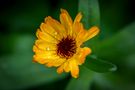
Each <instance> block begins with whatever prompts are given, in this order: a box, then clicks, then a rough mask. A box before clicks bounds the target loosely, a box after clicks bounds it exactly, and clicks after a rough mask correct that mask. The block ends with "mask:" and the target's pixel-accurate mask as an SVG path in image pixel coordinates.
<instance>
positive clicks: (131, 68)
mask: <svg viewBox="0 0 135 90" xmlns="http://www.w3.org/2000/svg"><path fill="white" fill-rule="evenodd" d="M84 1H85V0H84ZM78 3H79V1H78V0H0V40H1V41H0V90H135V10H134V8H135V2H134V1H133V0H108V1H107V0H98V4H99V6H98V7H99V10H100V12H99V13H100V29H101V32H100V34H99V37H98V38H99V41H98V42H97V44H95V45H94V46H93V44H92V45H91V47H92V49H93V53H94V54H95V55H97V56H98V57H99V58H101V59H104V60H107V61H110V62H113V63H114V64H116V65H117V67H118V70H117V71H115V72H110V73H96V72H93V71H90V70H88V69H87V68H85V67H83V66H81V67H80V69H81V70H80V77H79V78H78V79H73V78H71V77H70V75H69V74H65V73H63V74H61V75H58V74H57V73H56V69H55V68H46V67H45V66H43V65H39V64H36V63H33V62H32V56H33V52H32V46H33V44H34V41H35V39H36V36H35V33H36V30H37V28H39V25H40V23H41V22H43V20H44V18H45V17H46V16H52V17H53V18H56V19H57V20H59V14H60V8H64V9H67V10H68V12H69V13H70V15H71V16H72V17H73V18H75V16H76V14H77V12H78V5H79V4H78ZM95 7H96V6H95ZM89 18H90V17H89ZM92 41H93V40H92ZM92 41H91V42H92Z"/></svg>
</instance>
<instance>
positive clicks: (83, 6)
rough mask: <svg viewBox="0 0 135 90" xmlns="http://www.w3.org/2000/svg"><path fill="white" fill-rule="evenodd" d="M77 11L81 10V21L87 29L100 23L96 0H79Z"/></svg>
mask: <svg viewBox="0 0 135 90" xmlns="http://www.w3.org/2000/svg"><path fill="white" fill-rule="evenodd" d="M78 11H79V12H82V14H83V19H82V21H83V23H84V25H85V27H86V28H87V29H88V28H89V27H91V26H95V25H96V26H99V25H100V13H99V5H98V0H79V10H78Z"/></svg>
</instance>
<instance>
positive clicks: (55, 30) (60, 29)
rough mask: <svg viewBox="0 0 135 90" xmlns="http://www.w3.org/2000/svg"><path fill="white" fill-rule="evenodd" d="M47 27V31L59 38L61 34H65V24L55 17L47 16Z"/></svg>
mask: <svg viewBox="0 0 135 90" xmlns="http://www.w3.org/2000/svg"><path fill="white" fill-rule="evenodd" d="M45 23H46V25H45V28H46V29H47V30H48V31H47V32H48V33H49V34H51V35H53V36H56V38H58V39H59V36H61V37H62V36H63V35H65V34H66V33H65V32H66V31H65V28H64V26H63V25H61V24H60V23H59V22H58V21H57V20H55V19H53V18H52V17H50V16H48V17H46V18H45ZM56 34H57V35H56Z"/></svg>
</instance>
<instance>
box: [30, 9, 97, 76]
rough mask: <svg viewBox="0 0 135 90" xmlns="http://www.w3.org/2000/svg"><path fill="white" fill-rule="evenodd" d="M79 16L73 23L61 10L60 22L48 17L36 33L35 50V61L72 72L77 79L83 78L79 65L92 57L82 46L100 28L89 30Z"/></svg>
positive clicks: (58, 69)
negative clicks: (89, 56)
mask: <svg viewBox="0 0 135 90" xmlns="http://www.w3.org/2000/svg"><path fill="white" fill-rule="evenodd" d="M81 18H82V14H81V13H78V14H77V16H76V18H75V20H74V21H72V19H71V17H70V15H69V14H68V12H67V11H66V10H64V9H61V14H60V22H58V21H57V20H55V19H53V18H52V17H50V16H48V17H46V18H45V21H44V23H41V25H40V28H39V29H38V30H37V32H36V36H37V38H38V39H37V40H36V42H35V45H34V46H33V51H34V52H35V55H34V56H33V60H34V61H35V62H38V63H40V64H44V65H46V66H48V67H58V68H57V72H58V73H62V72H63V71H65V72H71V75H72V76H73V77H74V78H77V77H78V75H79V65H81V64H82V63H84V61H85V57H86V56H87V55H88V54H90V53H91V49H90V48H88V47H83V48H82V47H81V45H82V44H83V43H84V42H85V41H87V40H89V39H90V38H92V37H94V36H95V35H97V34H98V32H99V29H98V27H96V26H94V27H92V28H90V29H89V30H85V29H84V27H83V24H82V23H81V22H80V21H81Z"/></svg>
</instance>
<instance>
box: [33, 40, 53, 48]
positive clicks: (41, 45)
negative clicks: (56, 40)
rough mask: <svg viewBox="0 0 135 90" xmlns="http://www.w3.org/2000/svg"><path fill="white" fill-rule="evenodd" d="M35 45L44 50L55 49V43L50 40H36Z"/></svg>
mask: <svg viewBox="0 0 135 90" xmlns="http://www.w3.org/2000/svg"><path fill="white" fill-rule="evenodd" d="M35 45H36V46H37V47H38V48H39V49H41V50H45V51H52V50H53V51H54V50H56V45H55V44H53V43H50V42H45V41H44V40H36V42H35Z"/></svg>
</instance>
